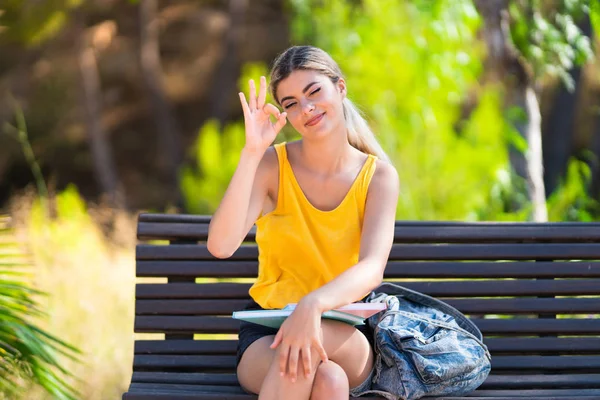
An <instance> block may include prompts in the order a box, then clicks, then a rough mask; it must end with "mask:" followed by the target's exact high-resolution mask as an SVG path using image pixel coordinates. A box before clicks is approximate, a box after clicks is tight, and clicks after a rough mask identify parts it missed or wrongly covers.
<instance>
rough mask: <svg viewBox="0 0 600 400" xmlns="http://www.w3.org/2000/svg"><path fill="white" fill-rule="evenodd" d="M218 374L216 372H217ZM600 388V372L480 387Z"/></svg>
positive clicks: (517, 378) (491, 381)
mask: <svg viewBox="0 0 600 400" xmlns="http://www.w3.org/2000/svg"><path fill="white" fill-rule="evenodd" d="M215 375H216V374H215ZM552 388H561V389H567V388H581V389H598V388H600V374H561V375H558V374H552V375H490V376H488V378H487V379H486V380H485V382H484V383H483V384H482V385H481V386H480V389H512V390H515V389H552Z"/></svg>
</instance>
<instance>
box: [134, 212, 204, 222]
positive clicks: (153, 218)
mask: <svg viewBox="0 0 600 400" xmlns="http://www.w3.org/2000/svg"><path fill="white" fill-rule="evenodd" d="M211 219H212V215H194V214H157V213H141V214H139V215H138V221H140V222H161V223H193V224H208V223H210V220H211Z"/></svg>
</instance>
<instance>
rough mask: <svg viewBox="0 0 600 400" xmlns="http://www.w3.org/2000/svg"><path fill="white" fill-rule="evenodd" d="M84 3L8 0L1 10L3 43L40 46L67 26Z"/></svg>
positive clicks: (53, 0)
mask: <svg viewBox="0 0 600 400" xmlns="http://www.w3.org/2000/svg"><path fill="white" fill-rule="evenodd" d="M81 3H82V0H45V1H31V0H7V1H4V2H3V5H2V8H1V9H0V11H1V12H0V40H3V41H7V42H13V43H18V44H22V45H25V46H31V47H33V46H37V45H40V44H42V43H44V42H45V41H47V40H48V39H51V38H53V37H54V36H55V35H56V34H57V33H58V32H60V30H61V29H62V28H63V27H64V26H65V24H66V22H67V19H68V13H69V11H70V10H71V9H72V8H74V7H76V6H78V5H79V4H81Z"/></svg>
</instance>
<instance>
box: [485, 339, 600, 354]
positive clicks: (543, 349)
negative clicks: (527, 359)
mask: <svg viewBox="0 0 600 400" xmlns="http://www.w3.org/2000/svg"><path fill="white" fill-rule="evenodd" d="M485 344H486V345H487V346H488V349H489V350H490V352H491V353H492V354H495V353H521V354H527V353H533V354H536V353H563V354H586V353H591V354H600V337H577V338H552V337H542V338H486V339H485Z"/></svg>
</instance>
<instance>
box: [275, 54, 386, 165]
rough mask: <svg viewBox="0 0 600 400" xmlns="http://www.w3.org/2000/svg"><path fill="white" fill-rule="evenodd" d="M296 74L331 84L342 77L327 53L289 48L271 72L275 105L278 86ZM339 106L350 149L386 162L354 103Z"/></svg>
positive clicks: (344, 103) (345, 101) (345, 100)
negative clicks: (307, 73)
mask: <svg viewBox="0 0 600 400" xmlns="http://www.w3.org/2000/svg"><path fill="white" fill-rule="evenodd" d="M295 70H312V71H316V72H318V73H320V74H322V75H325V76H327V77H329V79H331V81H332V82H333V83H334V84H336V83H337V82H338V81H339V80H340V78H342V77H343V75H342V71H341V70H340V67H339V66H338V65H337V63H336V62H335V61H334V60H333V58H331V56H330V55H329V54H328V53H327V52H326V51H324V50H322V49H319V48H318V47H313V46H293V47H290V48H289V49H287V50H286V51H284V52H283V53H282V54H280V55H279V56H278V57H277V58H276V59H275V61H274V62H273V67H272V68H271V78H270V81H271V83H270V85H271V93H272V95H273V98H274V99H275V101H278V100H277V86H278V85H279V83H280V82H281V81H282V80H284V79H285V78H287V77H288V76H289V75H290V74H291V73H292V72H293V71H295ZM342 105H343V109H344V118H345V120H346V129H347V132H348V142H349V143H350V145H352V146H353V147H355V148H356V149H358V150H360V151H362V152H363V153H367V154H372V155H374V156H377V157H378V158H379V159H380V160H384V161H387V162H389V161H390V159H389V157H388V156H387V154H386V153H385V151H384V150H383V148H382V147H381V145H380V144H379V142H378V141H377V139H376V138H375V134H374V133H373V131H372V130H371V128H370V127H369V124H368V123H367V121H366V120H365V119H364V118H363V116H362V114H361V112H360V111H359V110H358V108H357V107H356V106H355V105H354V103H352V101H350V99H348V97H345V98H344V100H343V102H342Z"/></svg>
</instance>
